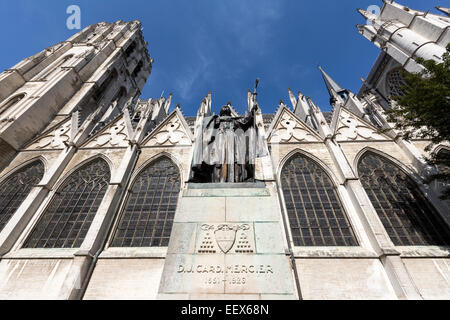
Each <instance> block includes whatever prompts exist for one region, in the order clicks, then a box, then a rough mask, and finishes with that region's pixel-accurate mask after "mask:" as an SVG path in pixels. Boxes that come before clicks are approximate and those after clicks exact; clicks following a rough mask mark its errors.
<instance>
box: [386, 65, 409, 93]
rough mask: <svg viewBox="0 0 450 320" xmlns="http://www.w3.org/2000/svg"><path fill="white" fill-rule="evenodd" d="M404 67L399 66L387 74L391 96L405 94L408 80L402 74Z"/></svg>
mask: <svg viewBox="0 0 450 320" xmlns="http://www.w3.org/2000/svg"><path fill="white" fill-rule="evenodd" d="M402 72H403V69H401V68H398V69H394V70H392V71H391V72H389V74H388V76H387V87H388V93H389V97H390V98H394V97H399V96H404V95H405V91H404V88H403V87H404V86H405V85H406V81H405V79H404V78H403V75H402Z"/></svg>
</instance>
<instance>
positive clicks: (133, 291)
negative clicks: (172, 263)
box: [84, 259, 164, 300]
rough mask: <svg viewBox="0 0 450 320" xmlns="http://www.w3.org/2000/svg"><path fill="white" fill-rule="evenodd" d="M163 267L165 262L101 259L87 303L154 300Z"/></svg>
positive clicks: (85, 297) (93, 277)
mask: <svg viewBox="0 0 450 320" xmlns="http://www.w3.org/2000/svg"><path fill="white" fill-rule="evenodd" d="M163 267H164V259H100V260H99V261H98V262H97V265H96V267H95V270H94V273H93V274H92V277H91V281H90V282H89V286H88V288H87V290H86V293H85V295H84V300H116V299H121V300H123V299H127V300H128V299H129V300H154V299H156V296H157V294H158V287H159V282H160V278H161V273H162V270H163ZM125 270H126V272H125Z"/></svg>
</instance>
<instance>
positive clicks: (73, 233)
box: [24, 158, 111, 248]
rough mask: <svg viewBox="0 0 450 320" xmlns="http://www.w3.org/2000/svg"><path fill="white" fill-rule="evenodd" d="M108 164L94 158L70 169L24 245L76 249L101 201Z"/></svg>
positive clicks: (25, 246) (108, 176)
mask: <svg viewBox="0 0 450 320" xmlns="http://www.w3.org/2000/svg"><path fill="white" fill-rule="evenodd" d="M110 175H111V173H110V170H109V166H108V164H107V163H106V161H105V160H103V159H101V158H97V159H94V160H92V161H90V162H88V163H87V164H85V165H84V166H82V167H81V168H79V169H78V170H76V171H75V172H73V173H72V174H71V175H70V176H69V177H68V178H67V179H66V180H65V181H64V182H63V184H62V185H61V186H60V187H59V188H58V190H57V191H56V193H55V195H54V196H53V199H52V200H51V202H50V204H49V206H48V207H47V208H46V210H45V211H44V213H43V214H42V217H41V219H40V220H39V221H38V223H37V224H36V226H35V227H34V228H33V231H32V232H31V234H30V235H29V236H28V238H27V240H26V241H25V245H24V248H78V247H80V246H81V244H82V242H83V240H84V238H85V237H86V234H87V232H88V230H89V227H90V225H91V223H92V221H93V220H94V217H95V214H96V212H97V210H98V208H99V206H100V203H101V202H102V199H103V196H104V195H105V192H106V189H107V188H108V184H109V180H110Z"/></svg>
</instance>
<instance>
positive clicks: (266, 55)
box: [0, 0, 450, 115]
mask: <svg viewBox="0 0 450 320" xmlns="http://www.w3.org/2000/svg"><path fill="white" fill-rule="evenodd" d="M398 2H399V3H401V4H403V5H407V6H409V7H411V8H413V9H418V10H424V11H426V10H428V9H432V10H431V11H432V12H436V11H435V10H434V6H447V7H449V6H450V1H449V0H439V1H436V0H401V1H398ZM71 4H77V5H79V6H80V8H81V11H82V12H81V14H82V15H81V18H82V28H84V27H86V26H88V25H90V24H94V23H97V22H101V21H107V22H113V21H117V20H119V19H122V20H125V21H127V20H136V19H139V20H141V21H142V24H143V27H144V37H145V39H146V40H147V41H148V43H149V52H150V55H151V56H152V57H153V58H154V59H155V63H154V66H153V72H152V74H151V76H150V78H149V80H148V81H147V84H146V86H145V88H144V90H143V93H142V97H143V98H150V97H159V96H160V95H161V93H162V92H163V91H164V92H165V95H166V96H167V95H168V94H169V93H170V92H173V94H174V99H173V104H172V108H173V107H175V105H176V104H177V103H180V104H181V106H182V109H183V111H184V113H185V114H186V115H195V114H196V111H197V109H198V107H199V105H200V102H201V100H202V99H203V97H204V96H205V95H206V94H207V93H208V91H211V92H212V94H213V109H214V110H215V111H216V112H217V111H218V110H219V109H220V106H222V105H223V104H226V102H227V101H231V102H232V104H233V106H235V107H236V109H237V110H238V111H239V112H243V111H244V110H245V109H246V107H247V90H248V89H252V88H253V85H254V81H255V79H256V78H257V77H258V78H260V79H261V80H260V86H259V95H258V101H259V103H260V105H261V107H262V109H263V111H264V112H265V113H271V112H274V110H275V108H276V106H277V105H278V103H279V101H280V99H283V101H284V102H285V103H288V102H289V97H288V91H287V90H288V87H290V88H291V89H292V90H293V91H294V92H295V93H296V92H297V91H299V90H300V91H301V92H302V93H304V94H306V95H308V96H311V98H312V99H313V100H314V101H315V102H316V103H317V104H318V105H319V106H320V107H321V108H322V110H324V111H327V110H330V106H329V102H328V101H329V97H328V93H327V91H326V88H325V86H324V84H323V81H322V78H321V76H320V73H319V72H318V70H317V65H318V64H320V65H322V66H323V67H324V69H325V70H326V71H327V72H328V73H329V74H330V75H332V76H333V77H334V78H335V80H336V81H337V82H338V83H339V84H341V86H343V87H345V88H348V89H350V90H352V91H354V92H357V91H358V90H359V88H360V86H361V81H360V77H361V76H363V77H366V75H367V74H368V72H369V70H370V68H371V66H372V64H373V63H374V62H375V59H376V57H377V56H378V54H379V50H378V49H377V48H376V47H375V46H374V45H372V44H371V43H370V42H369V41H368V40H366V39H365V38H363V37H362V36H361V35H359V34H358V32H357V30H356V27H355V25H356V24H363V23H364V19H363V18H362V17H361V16H360V15H359V14H358V13H357V12H356V10H355V9H356V8H358V7H360V8H364V9H365V8H367V7H368V6H370V5H379V6H380V7H381V6H382V1H381V0H344V1H342V0H341V1H335V0H308V1H306V0H226V1H225V0H190V1H187V0H147V1H144V0H126V1H124V0H95V1H93V0H91V1H87V0H85V1H75V0H71V1H66V0H58V1H56V0H39V1H36V0H15V1H10V0H0V30H2V43H3V44H8V45H7V46H5V45H3V46H2V50H0V69H1V70H4V69H8V68H10V67H12V66H13V65H14V64H16V63H17V62H18V61H20V60H21V59H23V58H26V57H28V56H31V55H33V54H35V53H37V52H39V51H41V50H43V49H44V48H46V47H48V46H50V45H53V44H55V43H58V42H61V41H64V40H66V39H67V38H69V37H70V36H71V35H72V34H74V33H75V32H76V31H75V30H68V29H67V28H66V19H67V17H68V15H67V14H66V8H67V7H68V6H69V5H71ZM289 104H290V102H289Z"/></svg>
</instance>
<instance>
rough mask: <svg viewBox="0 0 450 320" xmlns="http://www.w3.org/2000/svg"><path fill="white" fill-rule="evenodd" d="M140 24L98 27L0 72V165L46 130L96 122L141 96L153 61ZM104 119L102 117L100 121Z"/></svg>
mask: <svg viewBox="0 0 450 320" xmlns="http://www.w3.org/2000/svg"><path fill="white" fill-rule="evenodd" d="M140 29H141V23H140V22H138V21H134V22H123V21H118V22H116V23H104V22H102V23H98V24H96V25H92V26H89V27H87V28H85V29H84V30H83V31H81V32H79V33H77V34H75V35H74V36H72V37H71V38H70V39H68V40H67V41H64V42H61V43H59V44H57V45H54V46H51V47H49V48H47V49H45V50H44V51H42V52H40V53H38V54H36V55H34V56H32V57H29V58H27V59H25V60H23V61H21V62H19V63H18V64H16V65H15V66H14V67H12V68H11V69H8V70H6V71H4V72H3V73H1V74H0V167H4V166H5V165H6V164H7V163H8V161H9V160H11V157H12V156H13V155H14V154H15V153H16V151H17V150H19V148H21V147H22V146H24V145H25V144H26V143H27V142H28V141H30V139H32V138H33V137H35V136H36V135H37V134H38V133H40V132H41V131H42V130H44V129H45V128H46V127H48V126H51V125H52V124H55V123H57V122H58V121H59V120H61V119H63V118H65V117H67V116H69V115H71V114H72V113H73V112H75V111H78V112H79V121H80V123H81V122H83V121H84V120H85V119H86V118H87V117H88V116H89V115H90V114H92V113H93V112H94V111H96V112H97V111H98V112H97V115H96V120H97V121H100V120H102V117H108V116H109V115H111V113H113V112H114V110H121V108H123V106H124V105H125V104H126V103H128V102H130V100H132V99H137V98H138V97H139V95H140V91H141V90H142V88H143V86H144V84H145V82H146V80H147V78H148V76H149V75H150V72H151V67H152V59H151V58H150V56H149V54H148V52H147V48H146V43H145V42H144V40H143V37H142V32H141V30H140ZM103 120H104V119H103Z"/></svg>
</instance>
